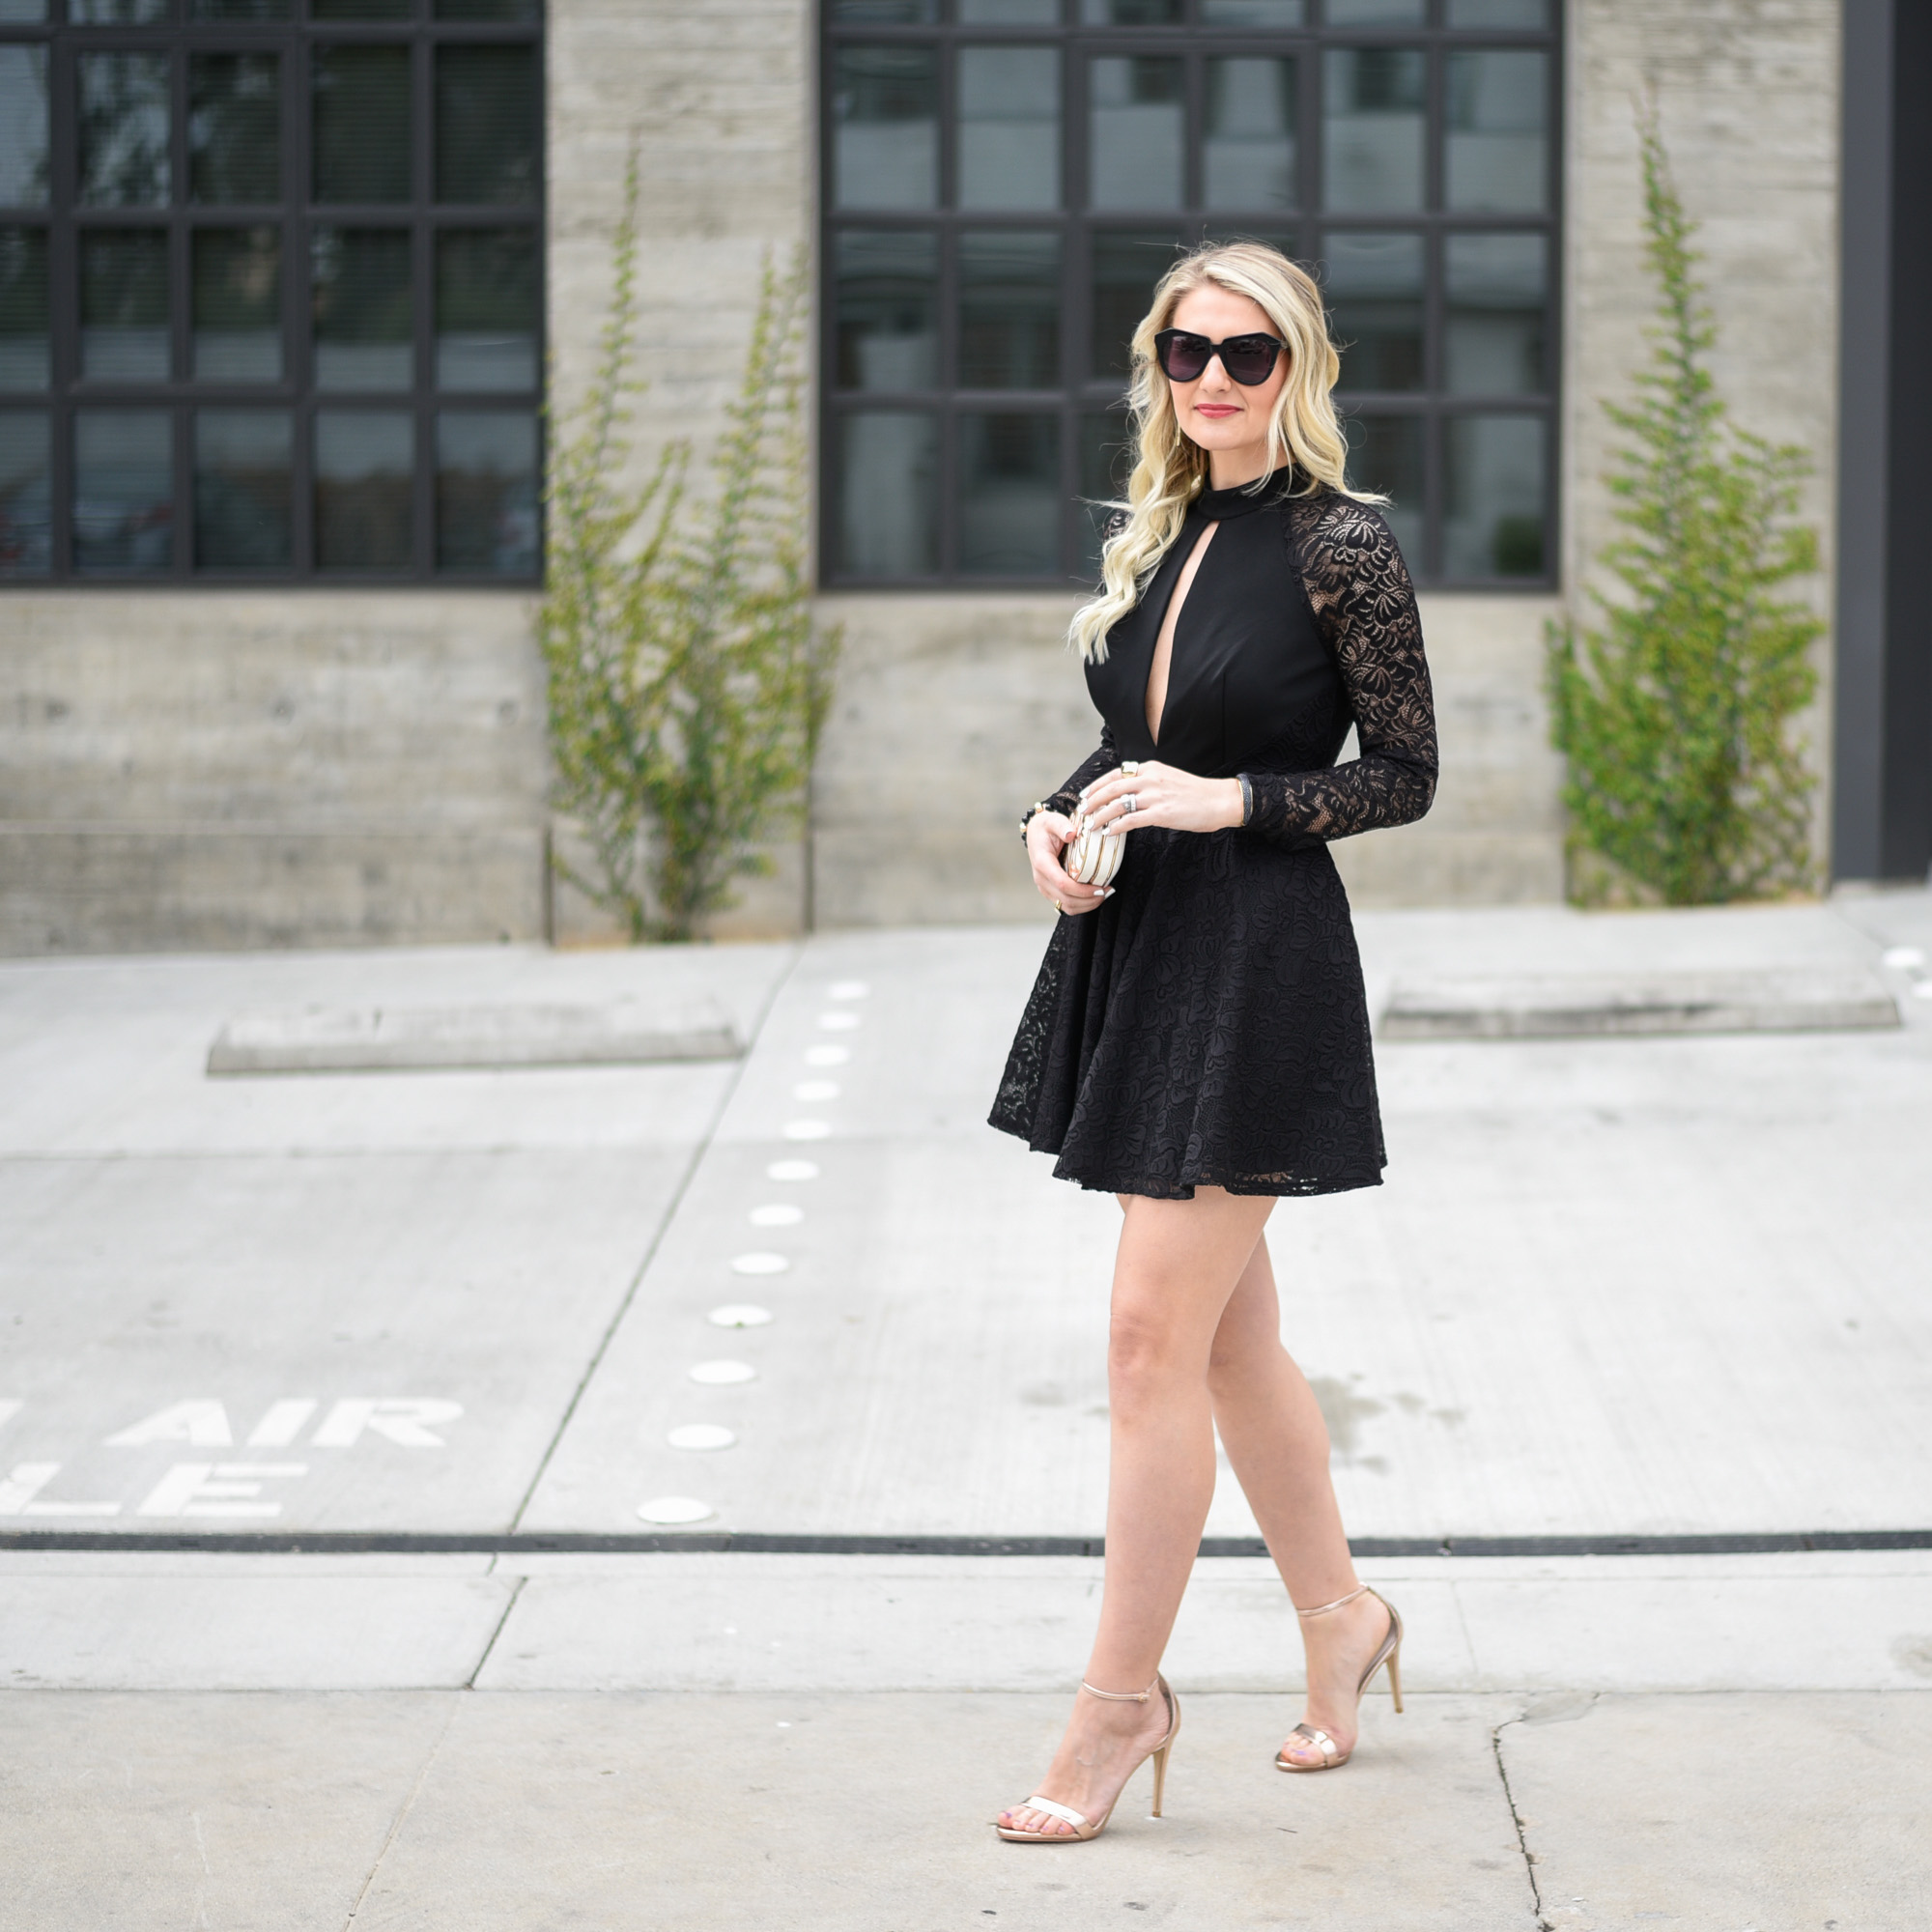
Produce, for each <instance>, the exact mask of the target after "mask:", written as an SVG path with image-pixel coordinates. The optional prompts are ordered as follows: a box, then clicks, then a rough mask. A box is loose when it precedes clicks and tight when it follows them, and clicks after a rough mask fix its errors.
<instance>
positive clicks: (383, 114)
mask: <svg viewBox="0 0 1932 1932" xmlns="http://www.w3.org/2000/svg"><path fill="white" fill-rule="evenodd" d="M312 73H313V76H314V81H313V84H314V89H315V132H314V142H315V198H316V200H318V201H330V202H372V201H407V200H409V198H410V51H409V49H408V48H407V47H318V48H317V49H316V50H315V55H314V61H313V67H312Z"/></svg>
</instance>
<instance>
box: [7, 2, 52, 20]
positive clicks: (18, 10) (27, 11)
mask: <svg viewBox="0 0 1932 1932" xmlns="http://www.w3.org/2000/svg"><path fill="white" fill-rule="evenodd" d="M46 17H47V0H0V21H5V22H6V23H7V24H8V25H9V26H14V25H19V26H33V25H36V24H37V23H38V22H40V21H42V20H44V19H45V18H46Z"/></svg>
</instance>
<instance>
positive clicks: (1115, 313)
mask: <svg viewBox="0 0 1932 1932" xmlns="http://www.w3.org/2000/svg"><path fill="white" fill-rule="evenodd" d="M1179 245H1180V244H1179V241H1177V239H1176V238H1175V237H1174V236H1173V235H1172V234H1166V235H1160V234H1154V235H1150V234H1148V233H1147V232H1146V231H1144V230H1143V231H1140V232H1137V233H1133V234H1126V235H1122V234H1108V233H1105V232H1104V231H1103V232H1102V233H1100V234H1097V235H1095V236H1094V286H1093V299H1092V302H1091V304H1090V307H1091V313H1092V315H1093V322H1094V340H1093V343H1092V345H1091V348H1092V356H1093V360H1092V365H1091V366H1092V370H1093V373H1094V375H1095V376H1125V375H1126V374H1128V372H1129V371H1130V370H1131V369H1132V367H1133V359H1132V357H1131V355H1129V354H1128V344H1129V343H1131V342H1132V340H1133V335H1134V330H1135V329H1136V328H1138V327H1140V323H1141V318H1142V317H1143V316H1144V315H1146V314H1147V312H1148V305H1149V303H1150V302H1151V300H1152V298H1153V285H1154V284H1155V283H1156V282H1157V281H1159V280H1160V278H1161V276H1163V275H1164V274H1166V273H1167V271H1168V270H1169V269H1170V268H1171V267H1172V266H1173V263H1174V257H1175V254H1176V251H1177V250H1178V248H1179Z"/></svg>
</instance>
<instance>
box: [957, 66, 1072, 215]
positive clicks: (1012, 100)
mask: <svg viewBox="0 0 1932 1932" xmlns="http://www.w3.org/2000/svg"><path fill="white" fill-rule="evenodd" d="M959 206H960V207H961V208H1058V207H1059V206H1060V55H1059V53H1058V51H1057V50H1056V49H1054V48H1052V47H962V48H961V49H960V51H959Z"/></svg>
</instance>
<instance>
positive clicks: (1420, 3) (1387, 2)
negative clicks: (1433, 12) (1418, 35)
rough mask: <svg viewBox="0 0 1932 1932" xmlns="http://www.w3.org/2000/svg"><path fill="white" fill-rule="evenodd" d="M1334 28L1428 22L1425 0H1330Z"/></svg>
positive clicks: (1329, 10)
mask: <svg viewBox="0 0 1932 1932" xmlns="http://www.w3.org/2000/svg"><path fill="white" fill-rule="evenodd" d="M1326 17H1327V21H1328V24H1329V25H1330V26H1331V27H1420V26H1424V25H1426V24H1427V22H1428V17H1429V13H1428V7H1427V5H1426V4H1425V0H1328V6H1327V13H1326Z"/></svg>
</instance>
